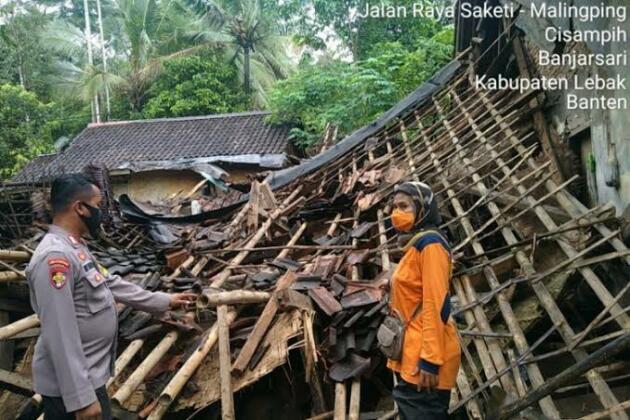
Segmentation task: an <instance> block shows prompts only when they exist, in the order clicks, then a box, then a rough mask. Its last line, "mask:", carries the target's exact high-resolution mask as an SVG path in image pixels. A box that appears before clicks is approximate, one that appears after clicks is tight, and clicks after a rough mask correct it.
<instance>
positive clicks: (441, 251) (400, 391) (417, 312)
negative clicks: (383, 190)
mask: <svg viewBox="0 0 630 420" xmlns="http://www.w3.org/2000/svg"><path fill="white" fill-rule="evenodd" d="M392 210H393V211H392V215H391V220H392V224H393V226H394V228H395V229H396V230H397V231H398V232H399V242H401V241H400V239H402V240H403V241H404V242H402V243H401V246H403V244H404V246H403V250H404V256H403V258H402V259H401V260H400V262H399V264H398V267H397V268H396V271H395V272H394V275H393V277H392V281H391V290H390V309H391V311H392V312H395V313H397V314H398V316H400V317H401V318H402V320H403V322H407V323H408V324H407V327H406V329H405V335H404V340H403V349H402V358H401V359H400V360H399V361H394V360H388V362H387V366H388V367H389V368H390V369H392V370H393V371H394V372H395V374H396V376H397V378H398V384H397V385H396V387H395V388H394V391H393V397H394V400H395V401H396V404H397V405H398V410H399V413H400V418H401V419H402V420H408V419H422V420H429V419H447V418H448V415H447V410H448V406H449V401H450V392H451V391H450V390H451V388H453V386H455V378H456V376H457V372H458V370H459V364H460V345H459V340H458V338H457V333H456V330H455V328H456V327H455V323H454V321H453V319H452V318H451V316H450V312H451V305H450V295H449V280H450V274H451V255H450V252H451V251H450V246H449V244H448V241H447V240H446V239H445V237H444V236H443V235H442V234H441V232H440V231H439V229H438V226H439V225H440V224H441V222H442V221H441V218H440V215H439V212H438V206H437V202H436V200H435V198H434V197H433V192H432V191H431V189H430V188H429V186H428V185H426V184H424V183H421V182H404V183H402V184H399V185H397V186H396V187H395V190H394V200H393V209H392Z"/></svg>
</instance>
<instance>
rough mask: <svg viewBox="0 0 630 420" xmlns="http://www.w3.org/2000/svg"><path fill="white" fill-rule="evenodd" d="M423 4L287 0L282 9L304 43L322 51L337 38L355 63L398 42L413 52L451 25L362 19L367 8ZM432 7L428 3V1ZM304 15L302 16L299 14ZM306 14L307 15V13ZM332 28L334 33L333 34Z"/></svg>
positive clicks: (435, 0)
mask: <svg viewBox="0 0 630 420" xmlns="http://www.w3.org/2000/svg"><path fill="white" fill-rule="evenodd" d="M449 1H450V0H430V2H431V3H432V4H433V5H434V6H444V5H446V4H448V3H449ZM421 2H422V0H381V1H378V2H376V1H370V0H310V1H306V0H284V1H283V2H282V4H283V6H282V7H281V11H282V13H284V15H287V14H289V16H290V17H289V18H288V20H289V21H291V22H293V21H297V22H298V23H294V24H293V25H292V27H293V28H296V29H297V31H298V33H299V36H300V38H301V39H303V40H305V42H308V43H309V44H310V45H311V46H313V47H315V48H317V47H319V46H320V45H321V44H320V41H319V39H321V38H322V37H329V38H337V39H338V40H340V41H341V42H340V43H339V42H336V43H335V44H338V45H339V47H338V49H339V50H340V52H343V50H347V51H349V52H350V54H351V56H352V57H351V58H352V59H353V61H359V60H363V59H365V58H367V57H368V56H369V55H370V54H371V50H372V48H373V47H374V45H376V44H378V43H382V42H399V43H401V44H402V45H403V46H405V47H406V48H408V49H413V47H414V45H415V43H416V41H417V40H419V39H422V38H430V37H432V36H433V35H434V34H435V33H436V32H438V31H439V30H440V27H441V25H443V24H447V23H448V22H436V21H435V20H433V19H430V18H428V17H427V18H424V17H419V16H411V15H410V14H408V15H407V17H397V18H370V17H367V18H363V17H361V15H362V14H363V13H364V11H365V7H366V5H372V6H375V5H380V4H384V5H394V6H404V7H406V8H407V10H409V11H411V10H412V8H413V5H414V4H417V3H421ZM424 2H425V3H429V0H425V1H424ZM300 11H301V13H300ZM305 11H306V12H305ZM330 28H332V29H333V32H332V34H331V33H330Z"/></svg>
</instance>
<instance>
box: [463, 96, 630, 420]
mask: <svg viewBox="0 0 630 420" xmlns="http://www.w3.org/2000/svg"><path fill="white" fill-rule="evenodd" d="M454 97H456V94H454ZM481 98H482V100H483V102H484V105H485V107H486V108H487V109H488V110H489V111H490V113H491V115H492V117H493V118H494V119H495V120H496V121H497V123H499V125H500V126H501V127H502V129H503V130H505V135H506V136H507V138H508V139H509V140H510V141H511V142H513V143H514V144H515V148H516V150H517V151H518V153H520V154H521V155H522V154H523V150H524V147H523V145H522V144H519V143H518V140H517V139H516V134H515V132H514V131H513V130H512V128H511V127H510V126H509V125H507V124H506V123H505V121H503V118H502V117H501V115H500V113H499V112H498V111H497V110H496V109H495V107H494V105H493V104H492V103H491V102H490V100H489V99H488V98H487V97H486V96H485V95H483V94H482V95H481ZM481 140H482V141H484V143H485V144H487V142H485V139H481ZM498 161H499V160H498ZM527 163H528V165H529V166H530V167H531V168H532V169H534V170H535V169H536V168H537V167H538V165H537V163H536V162H535V161H534V159H533V158H531V157H530V158H529V159H527ZM545 186H546V188H547V190H548V191H556V193H555V197H556V199H557V200H558V203H559V204H560V206H561V207H562V208H563V209H564V210H565V211H567V213H568V214H569V215H570V216H572V217H578V216H579V215H580V211H581V210H583V209H585V208H584V207H583V205H582V208H579V209H578V204H576V201H577V200H575V201H574V200H572V199H571V198H570V195H569V194H568V193H566V191H563V190H562V189H558V186H557V185H556V183H555V182H553V181H551V180H549V181H547V182H546V183H545ZM522 188H523V187H522V186H520V187H519V188H518V189H519V190H521V189H522ZM519 192H520V191H519ZM527 201H533V198H532V197H529V199H528V200H527ZM535 213H536V216H537V217H538V219H539V220H540V221H541V222H542V223H543V224H544V225H545V228H546V229H547V230H554V229H557V228H558V226H557V225H556V223H555V222H554V220H553V219H552V218H551V217H550V216H549V214H548V213H547V212H546V211H545V209H543V208H539V207H538V208H536V209H535ZM595 228H596V229H597V230H598V231H599V232H600V234H602V235H609V234H610V233H611V232H610V230H609V229H608V228H607V227H606V226H604V225H596V226H595ZM556 242H557V244H558V246H560V248H561V249H562V251H563V252H564V253H565V254H566V255H567V256H568V257H572V256H573V255H574V254H575V253H576V252H577V251H576V250H575V249H574V248H573V247H572V246H571V245H569V244H568V243H567V242H565V241H562V240H558V241H556ZM609 242H610V244H611V245H612V246H613V247H614V248H615V249H616V250H618V251H619V250H623V249H627V248H626V246H625V245H624V244H623V243H622V242H621V241H620V240H619V239H618V238H613V239H611V240H610V241H609ZM626 262H628V263H630V257H627V258H626ZM580 274H582V277H584V280H586V282H587V283H588V284H589V286H590V287H591V289H592V290H593V292H595V294H596V295H597V297H598V298H599V299H600V301H601V302H602V304H603V305H604V306H606V305H607V304H608V303H610V302H611V301H612V300H613V297H612V294H611V293H610V291H609V290H608V289H607V288H606V287H605V286H604V285H603V284H602V282H601V280H600V279H599V277H598V276H597V275H596V274H595V272H594V271H593V270H592V269H590V268H588V267H586V268H582V269H580ZM610 312H611V313H612V314H618V315H619V317H618V318H617V319H616V320H617V323H618V324H619V325H620V326H621V327H622V328H624V329H628V328H630V317H628V316H627V315H625V314H623V309H622V308H621V307H620V306H619V305H618V304H616V305H613V307H612V308H611V310H610ZM617 418H624V419H627V418H628V417H627V416H621V417H619V416H617Z"/></svg>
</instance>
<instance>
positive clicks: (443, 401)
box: [392, 377, 451, 420]
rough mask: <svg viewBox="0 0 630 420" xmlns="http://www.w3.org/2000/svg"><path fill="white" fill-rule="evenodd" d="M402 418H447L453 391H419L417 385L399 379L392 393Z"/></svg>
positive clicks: (404, 419)
mask: <svg viewBox="0 0 630 420" xmlns="http://www.w3.org/2000/svg"><path fill="white" fill-rule="evenodd" d="M392 395H393V397H394V401H396V405H397V406H398V412H399V415H400V419H401V420H447V419H448V418H449V417H448V413H447V412H448V406H449V403H450V400H451V391H445V390H441V389H439V390H435V391H431V392H427V391H418V389H417V388H416V386H415V385H413V384H410V383H408V382H405V381H402V380H400V377H399V380H398V385H396V386H395V387H394V391H393V393H392Z"/></svg>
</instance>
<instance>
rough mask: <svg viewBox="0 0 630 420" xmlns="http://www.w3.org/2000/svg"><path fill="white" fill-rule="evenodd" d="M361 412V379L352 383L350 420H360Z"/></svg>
mask: <svg viewBox="0 0 630 420" xmlns="http://www.w3.org/2000/svg"><path fill="white" fill-rule="evenodd" d="M360 411H361V379H355V380H354V381H352V386H351V387H350V409H349V411H348V420H359V414H360Z"/></svg>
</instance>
